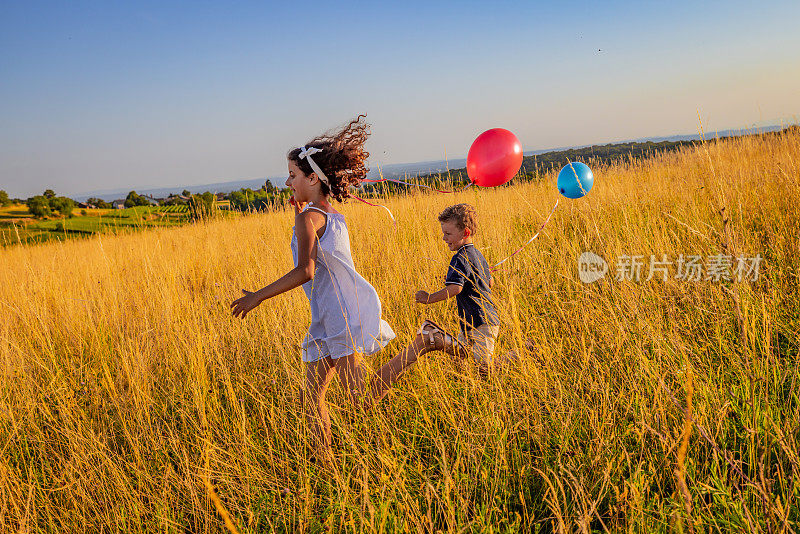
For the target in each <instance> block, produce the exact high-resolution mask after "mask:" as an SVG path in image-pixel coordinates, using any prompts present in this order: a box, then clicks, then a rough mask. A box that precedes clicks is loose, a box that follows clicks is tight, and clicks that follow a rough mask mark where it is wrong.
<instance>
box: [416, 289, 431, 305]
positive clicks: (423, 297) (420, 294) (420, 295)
mask: <svg viewBox="0 0 800 534" xmlns="http://www.w3.org/2000/svg"><path fill="white" fill-rule="evenodd" d="M430 298H431V294H430V293H428V292H427V291H417V294H416V295H414V300H416V301H417V303H419V304H427V303H428V299H430Z"/></svg>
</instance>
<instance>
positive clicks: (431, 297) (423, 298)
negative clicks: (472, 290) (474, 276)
mask: <svg viewBox="0 0 800 534" xmlns="http://www.w3.org/2000/svg"><path fill="white" fill-rule="evenodd" d="M461 289H463V288H462V286H460V285H458V284H447V285H446V286H444V288H443V289H440V290H439V291H437V292H436V293H428V292H427V291H417V294H416V295H415V300H416V301H417V302H418V303H420V304H433V303H434V302H441V301H443V300H447V299H449V298H452V297H455V296H456V295H458V294H459V293H461Z"/></svg>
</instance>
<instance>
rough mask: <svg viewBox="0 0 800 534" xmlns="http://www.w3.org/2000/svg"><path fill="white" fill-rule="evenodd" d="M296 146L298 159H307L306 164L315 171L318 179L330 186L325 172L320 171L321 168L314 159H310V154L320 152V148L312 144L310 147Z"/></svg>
mask: <svg viewBox="0 0 800 534" xmlns="http://www.w3.org/2000/svg"><path fill="white" fill-rule="evenodd" d="M297 148H299V149H300V156H299V157H300V159H307V160H308V164H309V165H311V168H312V169H313V170H314V172H315V173H317V176H318V177H319V179H320V180H322V181H323V182H325V185H327V186H328V187H330V186H331V183H330V182H329V181H328V177H327V176H325V173H324V172H322V169H320V168H319V165H317V164H316V163H315V162H314V160H313V159H311V154H316V153H317V152H322V149H321V148H315V147H313V146H312V147H311V148H306V147H297Z"/></svg>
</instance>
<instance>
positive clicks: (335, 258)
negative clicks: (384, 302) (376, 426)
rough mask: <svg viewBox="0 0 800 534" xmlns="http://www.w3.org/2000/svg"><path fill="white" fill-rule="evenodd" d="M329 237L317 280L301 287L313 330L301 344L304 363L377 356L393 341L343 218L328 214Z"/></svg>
mask: <svg viewBox="0 0 800 534" xmlns="http://www.w3.org/2000/svg"><path fill="white" fill-rule="evenodd" d="M308 209H313V210H317V211H319V212H321V213H323V214H324V215H325V216H326V219H327V224H326V225H325V232H324V233H323V234H322V237H320V238H319V243H318V245H317V262H316V270H315V273H314V278H313V279H312V280H309V281H308V282H306V283H305V284H303V290H304V291H305V293H306V296H307V297H308V302H309V304H310V305H311V326H309V328H308V332H307V333H306V336H305V339H304V340H303V343H302V349H303V361H304V362H314V361H317V360H319V359H321V358H325V357H326V356H330V357H331V358H333V359H336V358H341V357H343V356H349V355H350V354H353V353H357V352H358V353H362V354H374V353H376V352H378V351H379V350H381V349H382V348H383V347H385V346H386V344H387V343H389V341H391V340H392V339H394V338H395V333H394V332H393V331H392V328H391V327H390V326H389V323H387V322H386V321H384V320H383V319H381V301H380V299H379V298H378V293H377V292H376V291H375V288H374V287H372V286H371V285H370V283H369V282H367V281H366V280H365V279H364V278H363V277H362V276H361V275H360V274H358V272H356V269H355V266H354V265H353V257H352V255H351V253H350V234H349V233H348V231H347V224H345V221H344V215H342V214H341V213H327V212H325V211H323V210H321V209H319V208H317V207H315V206H306V208H305V209H304V210H303V211H306V210H308ZM292 257H293V258H294V264H295V266H297V234H296V233H295V231H294V228H293V229H292Z"/></svg>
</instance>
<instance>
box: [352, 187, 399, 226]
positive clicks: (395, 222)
mask: <svg viewBox="0 0 800 534" xmlns="http://www.w3.org/2000/svg"><path fill="white" fill-rule="evenodd" d="M350 197H352V198H354V199H356V200H358V201H359V202H363V203H364V204H366V205H367V206H372V207H373V208H383V209H385V210H386V212H387V213H388V214H389V217H391V218H392V223H393V224H394V227H395V228H397V220H396V219H395V218H394V215H392V212H391V210H389V208H387V207H386V206H382V205H380V204H373V203H372V202H367V201H366V200H364V199H363V198H361V197H357V196H355V195H354V194H352V193H350Z"/></svg>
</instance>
